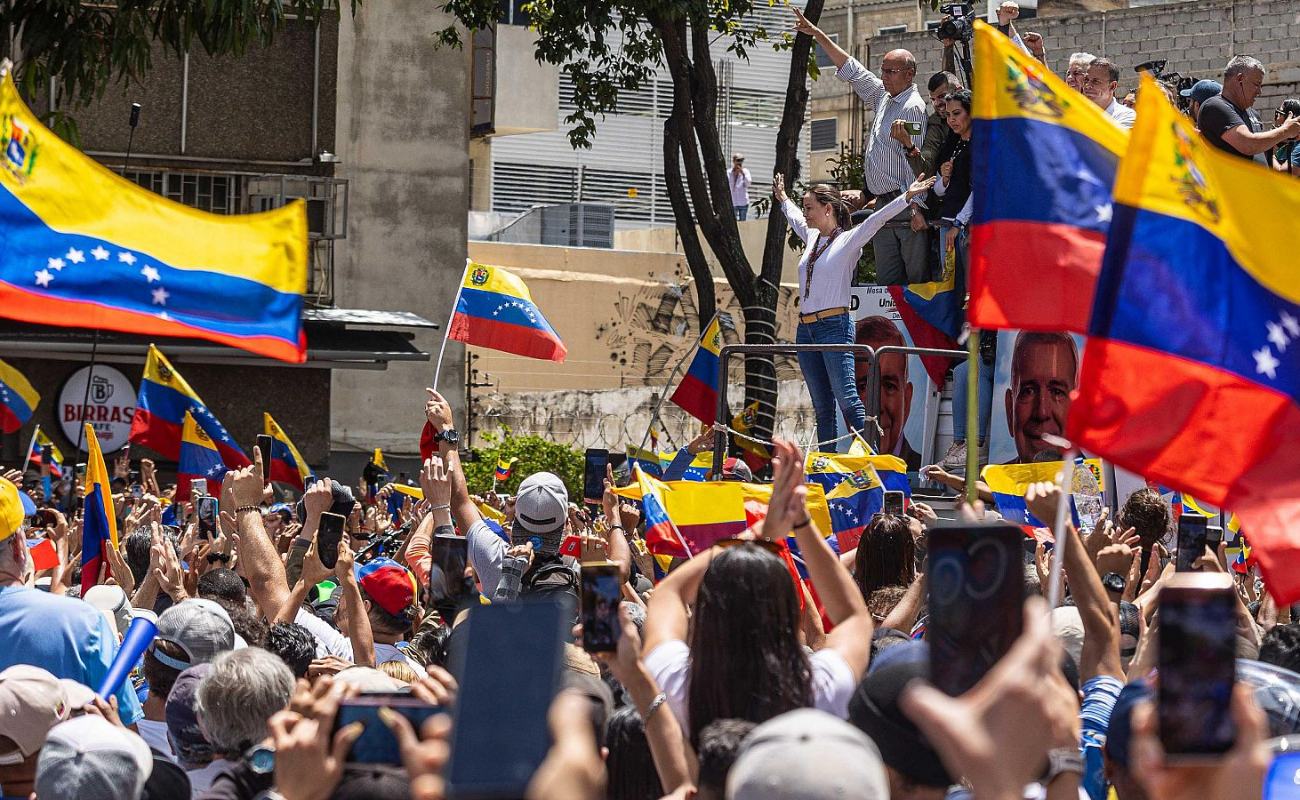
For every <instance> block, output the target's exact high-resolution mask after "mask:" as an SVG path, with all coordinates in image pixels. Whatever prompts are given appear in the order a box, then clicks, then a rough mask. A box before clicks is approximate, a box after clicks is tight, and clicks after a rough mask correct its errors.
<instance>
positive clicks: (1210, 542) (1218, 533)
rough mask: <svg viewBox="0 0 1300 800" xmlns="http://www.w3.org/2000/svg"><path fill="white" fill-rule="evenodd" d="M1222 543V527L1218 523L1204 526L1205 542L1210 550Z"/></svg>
mask: <svg viewBox="0 0 1300 800" xmlns="http://www.w3.org/2000/svg"><path fill="white" fill-rule="evenodd" d="M1222 543H1223V528H1220V527H1219V526H1218V525H1206V526H1205V544H1206V546H1207V547H1209V548H1210V549H1211V550H1214V549H1217V548H1218V547H1219V545H1220V544H1222Z"/></svg>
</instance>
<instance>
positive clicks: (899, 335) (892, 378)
mask: <svg viewBox="0 0 1300 800" xmlns="http://www.w3.org/2000/svg"><path fill="white" fill-rule="evenodd" d="M850 313H851V314H852V316H853V321H854V329H855V333H856V338H855V341H856V342H857V343H858V344H866V345H870V346H871V347H873V348H881V347H885V346H886V345H894V346H904V347H911V346H912V337H911V336H910V335H908V333H907V327H906V326H905V325H904V324H903V320H902V318H901V317H900V316H899V315H898V312H897V311H896V310H895V309H894V299H893V297H891V296H890V294H889V289H888V287H885V286H855V287H853V305H852V307H851V309H850ZM854 366H855V368H854V381H855V383H856V385H857V387H858V395H859V396H860V397H861V398H862V403H863V405H866V404H867V396H868V393H869V391H870V384H869V383H868V379H867V378H868V376H867V372H868V369H869V365H868V363H867V362H866V361H859V362H857V363H856V364H855V365H854ZM937 413H938V398H937V396H936V392H935V390H934V384H933V383H931V381H930V378H929V376H928V375H927V374H926V371H925V367H924V366H923V365H922V364H921V359H920V358H919V357H918V356H904V355H902V354H898V353H895V354H892V355H890V354H886V355H885V356H884V357H883V358H882V359H881V363H880V427H881V429H882V431H883V433H882V435H881V437H880V453H882V454H884V455H894V456H898V457H899V458H901V459H903V460H904V461H906V462H907V469H908V471H909V472H913V471H916V470H919V469H920V468H921V466H922V465H923V464H928V463H931V461H932V460H933V458H934V454H933V453H931V452H928V450H929V449H931V448H930V447H929V445H928V444H927V443H928V442H932V441H934V425H935V420H936V416H937Z"/></svg>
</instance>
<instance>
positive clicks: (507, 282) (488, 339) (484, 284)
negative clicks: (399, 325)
mask: <svg viewBox="0 0 1300 800" xmlns="http://www.w3.org/2000/svg"><path fill="white" fill-rule="evenodd" d="M447 338H449V339H455V340H456V341H458V342H465V343H466V344H472V345H478V346H479V347H489V348H491V349H493V350H501V351H504V352H506V353H514V354H515V355H517V356H524V357H526V358H545V359H550V360H551V361H558V362H563V361H564V356H565V354H566V353H567V352H568V350H569V349H568V348H567V347H565V346H564V342H562V341H560V335H559V334H558V333H556V332H555V329H554V328H552V327H551V323H549V322H547V321H546V317H545V316H543V315H542V310H541V309H540V308H538V307H537V305H536V304H534V303H533V296H532V294H531V293H529V291H528V286H527V285H526V284H525V283H524V282H523V281H522V280H520V279H519V276H517V275H515V274H513V273H510V272H507V271H506V270H504V269H502V268H501V267H489V266H485V265H483V264H475V263H474V262H472V261H471V262H470V263H469V268H468V269H467V270H466V272H465V283H464V284H463V285H462V286H461V287H460V295H459V296H458V297H457V299H456V313H455V314H454V315H452V318H451V329H450V330H449V331H447Z"/></svg>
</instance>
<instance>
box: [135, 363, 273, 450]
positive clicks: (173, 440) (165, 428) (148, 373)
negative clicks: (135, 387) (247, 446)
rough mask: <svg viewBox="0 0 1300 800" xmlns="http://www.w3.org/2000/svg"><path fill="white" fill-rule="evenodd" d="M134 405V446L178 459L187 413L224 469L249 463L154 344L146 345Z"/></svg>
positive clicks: (218, 422) (219, 423) (223, 428)
mask: <svg viewBox="0 0 1300 800" xmlns="http://www.w3.org/2000/svg"><path fill="white" fill-rule="evenodd" d="M135 405H136V408H135V416H134V417H133V418H132V419H131V441H132V442H135V443H136V444H142V445H144V446H145V447H148V448H150V449H152V450H156V451H157V452H159V453H161V454H162V455H164V456H166V457H167V458H176V459H179V458H180V454H181V430H182V428H183V427H184V425H185V415H186V413H189V414H190V415H191V416H193V417H194V420H195V422H197V423H198V425H199V427H200V428H202V429H203V431H204V432H205V433H206V434H207V435H208V437H209V438H211V439H212V441H213V442H214V443H216V445H217V451H218V452H219V453H221V460H222V462H223V463H225V464H226V466H228V467H231V468H235V467H246V466H248V465H249V464H250V463H252V462H250V461H249V460H248V456H246V455H244V451H243V450H240V449H239V445H237V444H235V441H234V439H232V438H230V434H229V433H227V432H226V429H225V427H223V426H222V424H221V422H220V421H219V420H218V419H217V418H216V417H215V416H213V414H212V412H211V411H209V410H208V407H207V406H206V405H205V404H204V403H203V400H202V399H200V398H199V396H198V394H197V393H195V391H194V390H193V389H191V388H190V385H189V384H188V383H186V382H185V378H183V377H181V374H180V373H179V372H177V371H176V370H175V369H173V368H172V365H171V362H169V361H168V360H167V357H166V356H164V355H163V354H162V351H161V350H159V349H158V348H157V347H155V346H154V345H149V357H148V358H147V359H146V360H145V364H144V377H143V378H142V379H141V380H140V394H139V397H137V399H136V401H135Z"/></svg>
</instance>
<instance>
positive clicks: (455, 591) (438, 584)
mask: <svg viewBox="0 0 1300 800" xmlns="http://www.w3.org/2000/svg"><path fill="white" fill-rule="evenodd" d="M431 555H432V556H433V569H432V570H431V571H430V573H429V596H430V598H431V599H432V601H433V604H434V605H435V606H436V605H440V604H442V603H456V602H459V601H460V600H462V599H464V598H465V597H466V596H467V595H468V594H469V593H470V592H472V591H473V583H472V582H471V581H467V580H466V579H465V566H466V564H467V563H468V561H469V540H468V539H466V538H465V537H464V536H456V535H448V534H445V533H442V534H438V535H437V536H435V537H433V548H432V553H431Z"/></svg>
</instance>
